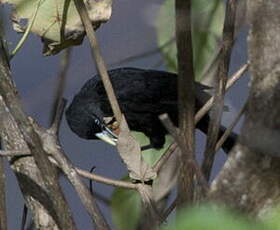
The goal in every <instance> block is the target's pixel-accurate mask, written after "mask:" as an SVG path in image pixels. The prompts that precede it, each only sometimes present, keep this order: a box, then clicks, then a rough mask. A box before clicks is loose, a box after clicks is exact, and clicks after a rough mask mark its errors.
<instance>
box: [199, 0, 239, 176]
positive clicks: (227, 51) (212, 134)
mask: <svg viewBox="0 0 280 230" xmlns="http://www.w3.org/2000/svg"><path fill="white" fill-rule="evenodd" d="M236 6H237V1H236V0H228V1H227V7H226V16H225V23H224V30H223V46H222V53H221V56H220V63H219V66H218V75H217V79H216V80H215V95H214V106H213V108H212V111H211V120H210V123H209V128H208V135H207V142H206V149H205V152H204V160H203V163H202V171H203V173H204V175H205V177H206V179H207V180H209V178H210V173H211V170H212V165H213V162H214V156H215V146H216V142H217V139H218V134H219V130H220V123H221V117H222V113H223V107H224V95H225V88H226V82H227V75H228V70H229V63H230V57H231V50H232V47H233V44H234V24H235V15H236Z"/></svg>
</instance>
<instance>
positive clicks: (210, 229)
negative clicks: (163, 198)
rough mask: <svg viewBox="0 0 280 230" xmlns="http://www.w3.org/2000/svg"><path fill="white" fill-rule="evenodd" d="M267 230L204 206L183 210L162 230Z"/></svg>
mask: <svg viewBox="0 0 280 230" xmlns="http://www.w3.org/2000/svg"><path fill="white" fill-rule="evenodd" d="M225 229H226V230H252V229H254V230H265V229H266V230H268V229H267V228H266V227H264V225H262V224H260V223H259V224H257V223H256V222H249V221H248V220H245V218H243V217H241V216H238V215H236V214H233V213H231V212H229V211H228V210H225V209H221V208H218V207H211V206H204V207H196V208H192V209H186V210H183V211H182V212H181V213H180V214H179V215H178V218H177V219H176V222H175V223H172V224H170V225H169V226H167V227H164V228H162V230H225Z"/></svg>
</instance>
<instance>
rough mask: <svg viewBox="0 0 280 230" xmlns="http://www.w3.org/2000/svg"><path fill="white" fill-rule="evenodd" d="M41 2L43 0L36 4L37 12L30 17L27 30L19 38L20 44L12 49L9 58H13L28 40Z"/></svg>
mask: <svg viewBox="0 0 280 230" xmlns="http://www.w3.org/2000/svg"><path fill="white" fill-rule="evenodd" d="M41 2H42V0H38V3H37V5H36V8H35V12H34V14H33V17H32V18H31V19H30V21H28V26H27V28H26V30H25V31H24V34H23V35H22V37H21V39H20V40H19V42H18V44H17V45H16V47H15V48H14V50H13V51H12V53H11V54H10V56H9V59H10V60H11V59H12V58H13V57H14V56H15V55H16V53H17V52H18V51H19V50H20V49H21V47H22V46H23V44H24V42H25V41H26V39H27V37H28V35H29V34H30V32H31V28H32V26H33V24H34V22H35V19H36V16H37V13H38V11H39V8H40V5H41Z"/></svg>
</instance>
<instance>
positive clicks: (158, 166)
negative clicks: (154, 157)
mask: <svg viewBox="0 0 280 230" xmlns="http://www.w3.org/2000/svg"><path fill="white" fill-rule="evenodd" d="M177 147H178V145H177V143H176V142H174V143H172V144H171V145H169V147H168V149H167V150H166V151H165V153H164V154H163V155H162V156H161V157H160V159H159V160H158V161H157V163H156V164H155V165H154V166H153V167H152V170H153V171H154V172H157V173H158V172H159V170H160V169H161V167H162V166H163V165H164V164H165V162H166V161H168V159H169V158H170V156H171V155H172V154H173V152H174V151H175V150H176V148H177Z"/></svg>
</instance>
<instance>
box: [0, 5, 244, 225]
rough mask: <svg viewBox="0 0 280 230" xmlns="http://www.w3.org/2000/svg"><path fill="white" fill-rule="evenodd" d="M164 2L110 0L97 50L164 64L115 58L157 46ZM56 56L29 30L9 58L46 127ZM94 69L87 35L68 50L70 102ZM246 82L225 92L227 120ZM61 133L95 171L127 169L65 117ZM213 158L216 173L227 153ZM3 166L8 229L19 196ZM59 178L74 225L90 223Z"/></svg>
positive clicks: (108, 56)
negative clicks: (109, 12) (157, 22)
mask: <svg viewBox="0 0 280 230" xmlns="http://www.w3.org/2000/svg"><path fill="white" fill-rule="evenodd" d="M162 3H163V0H153V1H150V0H142V1H137V0H119V1H115V2H114V3H113V13H112V17H111V19H110V21H109V22H108V23H106V24H104V25H102V26H101V27H100V29H99V30H98V31H97V36H98V40H99V44H100V47H101V51H102V54H103V57H104V59H105V61H106V63H107V65H108V67H109V68H113V67H114V68H115V67H119V66H133V67H141V68H154V67H155V66H157V67H156V68H157V69H161V70H165V69H166V68H165V65H164V61H163V60H162V57H161V54H160V53H157V54H155V55H151V56H146V57H145V58H139V59H135V60H133V61H130V62H126V63H122V64H121V65H120V64H118V63H119V62H120V61H121V60H124V59H126V58H128V57H130V56H135V55H138V54H142V53H145V52H147V51H150V50H154V49H155V48H156V47H157V38H156V27H155V23H154V21H155V18H156V16H157V12H158V10H159V7H160V6H161V4H162ZM1 12H2V13H3V12H4V27H5V33H6V34H5V37H6V39H7V40H8V41H9V42H10V46H11V47H14V45H15V44H16V43H17V41H18V40H19V39H20V36H21V35H18V34H16V33H15V32H14V31H13V30H12V27H11V23H10V21H9V16H8V13H9V12H10V7H7V6H5V8H2V9H1ZM246 35H247V29H246V28H243V29H241V31H240V34H239V35H238V38H237V41H236V44H235V48H234V52H233V54H232V61H231V68H230V73H233V72H235V71H236V70H237V69H238V68H239V67H240V66H241V65H242V64H244V63H245V62H246V59H247V47H246ZM59 56H60V55H56V56H52V57H43V56H42V43H41V41H40V39H39V38H38V37H36V36H34V35H31V36H30V37H29V39H28V40H27V41H26V42H25V44H24V46H23V48H22V50H20V52H19V53H18V54H17V55H16V56H15V58H14V59H13V60H12V62H11V69H12V74H13V78H14V81H15V83H16V85H17V88H18V90H19V94H20V97H21V99H22V103H23V105H24V107H25V110H26V112H27V113H28V114H29V115H31V116H32V117H34V118H35V119H36V120H37V121H38V122H39V123H40V124H41V125H43V126H45V127H47V126H48V122H49V116H50V111H51V105H52V102H53V95H54V91H55V88H56V86H57V75H58V73H57V72H58V66H59ZM94 74H96V68H95V65H94V62H93V60H92V57H91V54H90V49H89V45H88V41H87V39H85V40H84V43H83V45H81V46H77V47H74V48H73V50H72V55H71V64H70V69H69V71H68V80H67V85H66V91H65V94H64V96H65V98H67V99H68V102H69V101H70V100H71V99H72V97H73V96H74V94H75V93H77V92H78V90H79V89H80V88H81V86H82V85H83V84H84V83H85V81H86V80H87V79H89V78H91V77H92V76H93V75H94ZM247 85H248V77H247V76H246V77H243V78H242V79H241V80H240V81H239V82H238V83H237V84H236V85H235V86H234V87H233V88H232V89H231V90H230V92H228V93H227V96H226V103H227V105H228V106H229V112H226V113H224V117H223V123H224V124H229V123H230V122H231V121H232V119H233V118H234V117H235V114H236V113H237V112H238V110H239V108H240V106H241V105H242V102H243V101H244V98H246V96H247V93H248V92H247V91H248V89H247ZM239 127H240V124H239V125H238V126H237V127H236V129H235V130H236V131H237V132H238V130H239ZM197 137H198V139H197V141H196V144H197V152H198V154H201V152H202V150H203V147H204V142H205V137H204V136H203V135H202V134H201V133H197ZM60 139H61V142H62V145H63V147H64V150H65V152H66V153H67V154H68V156H69V158H70V159H71V160H72V162H73V163H74V164H75V165H76V166H78V167H80V168H82V169H86V170H89V169H90V168H91V167H92V166H95V167H96V169H95V172H96V173H98V174H101V175H105V176H107V177H111V178H116V179H120V178H122V177H123V176H124V175H126V170H125V168H124V165H123V164H122V162H121V160H120V158H119V156H118V154H117V151H116V150H115V149H114V147H111V146H109V145H107V144H105V143H102V142H100V141H86V140H83V139H80V138H79V137H77V136H76V135H75V134H73V133H72V132H71V131H70V129H69V127H68V126H67V124H66V122H65V119H63V122H62V126H61V130H60ZM217 158H218V160H217V161H216V164H215V169H214V174H216V173H217V172H218V170H219V169H220V168H221V167H222V164H223V162H224V159H225V155H224V154H223V152H220V153H219V155H218V157H217ZM6 166H7V167H6V168H7V189H8V193H7V207H8V218H9V220H8V221H9V229H19V226H20V221H21V219H20V218H21V214H22V213H21V210H22V208H23V199H22V196H21V193H20V191H19V188H18V185H17V182H16V180H15V177H14V175H13V173H12V171H11V170H10V169H9V166H8V164H7V165H6ZM86 182H87V181H86ZM62 184H63V186H65V189H66V191H67V198H68V200H70V203H71V206H72V208H73V213H74V216H75V220H76V222H77V226H78V229H88V228H89V226H90V223H91V221H90V219H89V218H88V215H87V213H86V212H85V210H84V209H83V208H82V206H81V204H80V201H79V199H77V196H76V194H75V192H74V191H73V189H72V187H71V185H69V184H68V183H67V182H66V181H65V180H64V179H62ZM94 190H95V191H96V192H98V193H101V194H102V195H104V196H105V197H108V198H109V197H110V195H111V193H112V191H113V188H112V187H109V186H106V185H102V184H98V183H94ZM100 205H101V207H102V210H103V212H104V214H105V216H106V217H108V219H109V220H110V215H111V214H110V210H109V209H108V208H107V207H106V205H104V204H103V203H102V202H100ZM110 221H111V220H110Z"/></svg>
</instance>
